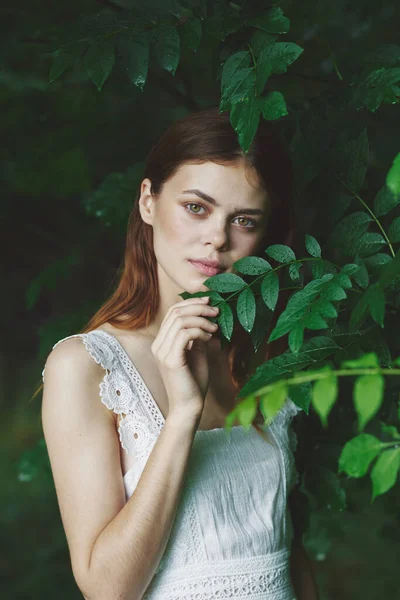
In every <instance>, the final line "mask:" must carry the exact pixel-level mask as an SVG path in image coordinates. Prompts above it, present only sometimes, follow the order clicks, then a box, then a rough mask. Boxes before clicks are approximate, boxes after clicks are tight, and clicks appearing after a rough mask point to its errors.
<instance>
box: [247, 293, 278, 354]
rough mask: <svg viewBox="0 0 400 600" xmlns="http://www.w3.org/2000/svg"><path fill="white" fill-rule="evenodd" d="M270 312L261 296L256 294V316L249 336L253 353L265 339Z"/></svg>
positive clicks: (270, 316) (269, 321)
mask: <svg viewBox="0 0 400 600" xmlns="http://www.w3.org/2000/svg"><path fill="white" fill-rule="evenodd" d="M272 314H273V313H272V311H271V310H270V309H269V308H268V307H267V306H266V305H265V303H264V300H263V298H262V296H261V295H258V296H256V318H255V321H254V326H253V329H252V330H251V332H250V338H251V341H252V344H253V348H254V352H255V353H256V352H258V350H259V348H260V346H261V344H262V343H263V342H264V341H265V339H266V336H267V333H268V331H269V328H270V323H271V318H272Z"/></svg>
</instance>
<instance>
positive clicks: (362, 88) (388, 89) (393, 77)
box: [353, 67, 400, 112]
mask: <svg viewBox="0 0 400 600" xmlns="http://www.w3.org/2000/svg"><path fill="white" fill-rule="evenodd" d="M399 81H400V68H399V67H391V68H384V67H381V68H379V69H375V70H374V71H372V72H371V73H369V75H368V76H367V77H366V79H365V80H364V81H362V82H361V84H360V85H359V86H358V87H357V88H355V90H354V92H353V103H354V105H355V107H356V108H361V107H362V106H365V107H366V108H368V110H370V111H371V112H375V111H376V110H377V109H378V108H379V106H380V105H381V103H382V102H387V103H389V104H395V103H396V97H397V96H398V95H399V88H398V87H397V85H396V83H398V82H399Z"/></svg>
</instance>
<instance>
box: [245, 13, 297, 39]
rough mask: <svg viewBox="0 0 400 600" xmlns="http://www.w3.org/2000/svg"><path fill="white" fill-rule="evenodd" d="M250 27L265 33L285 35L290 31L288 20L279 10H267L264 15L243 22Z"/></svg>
mask: <svg viewBox="0 0 400 600" xmlns="http://www.w3.org/2000/svg"><path fill="white" fill-rule="evenodd" d="M245 24H246V25H248V26H250V27H257V28H258V29H261V30H262V31H265V32H266V33H287V32H288V31H289V29H290V19H288V17H285V16H284V14H283V11H282V9H281V8H278V7H274V8H271V9H269V10H268V11H267V12H266V13H265V14H264V15H262V16H257V17H252V18H249V19H246V20H245Z"/></svg>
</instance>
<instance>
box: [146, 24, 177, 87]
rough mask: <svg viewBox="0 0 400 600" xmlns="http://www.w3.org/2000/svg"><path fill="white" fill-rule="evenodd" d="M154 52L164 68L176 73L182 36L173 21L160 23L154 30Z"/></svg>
mask: <svg viewBox="0 0 400 600" xmlns="http://www.w3.org/2000/svg"><path fill="white" fill-rule="evenodd" d="M153 36H154V37H153V42H154V45H153V49H152V54H153V56H154V58H155V59H156V61H157V63H158V64H159V65H160V67H161V68H162V69H164V70H165V71H168V72H169V73H172V75H175V72H176V69H177V67H178V64H179V59H180V54H181V50H180V44H181V42H180V38H179V34H178V32H177V30H176V27H175V26H174V25H172V24H171V23H160V24H159V25H157V27H156V28H155V29H154V30H153Z"/></svg>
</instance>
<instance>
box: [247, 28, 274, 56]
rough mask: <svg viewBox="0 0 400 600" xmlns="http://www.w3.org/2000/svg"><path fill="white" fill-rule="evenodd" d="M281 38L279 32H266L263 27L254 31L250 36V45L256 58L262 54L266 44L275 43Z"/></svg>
mask: <svg viewBox="0 0 400 600" xmlns="http://www.w3.org/2000/svg"><path fill="white" fill-rule="evenodd" d="M278 38H279V34H275V33H266V32H265V31H262V30H261V29H257V30H256V31H254V32H253V34H252V35H251V38H250V46H251V49H252V51H253V54H254V56H255V57H256V58H258V57H259V56H260V54H261V53H262V51H263V50H264V48H265V47H266V46H269V45H270V44H273V43H274V42H276V40H277V39H278Z"/></svg>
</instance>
